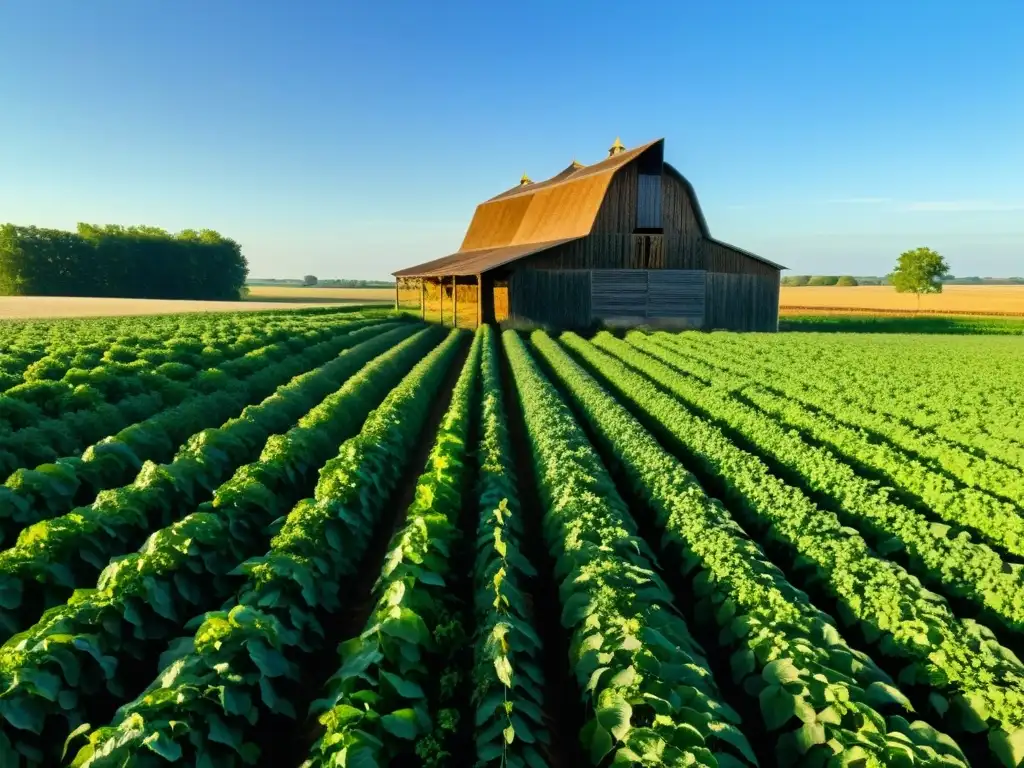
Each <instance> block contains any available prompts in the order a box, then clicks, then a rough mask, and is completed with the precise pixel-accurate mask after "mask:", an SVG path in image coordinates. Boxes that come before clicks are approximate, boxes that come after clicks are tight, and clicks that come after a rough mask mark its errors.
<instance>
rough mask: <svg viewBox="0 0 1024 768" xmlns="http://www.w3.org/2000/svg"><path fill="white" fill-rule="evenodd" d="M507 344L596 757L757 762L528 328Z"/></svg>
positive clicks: (586, 738)
mask: <svg viewBox="0 0 1024 768" xmlns="http://www.w3.org/2000/svg"><path fill="white" fill-rule="evenodd" d="M503 341H504V345H505V350H506V354H507V355H508V359H509V362H510V364H511V366H512V371H513V374H514V377H515V382H516V388H517V390H518V392H519V398H520V406H521V409H522V412H523V417H524V419H525V421H526V430H527V433H528V435H529V442H530V447H531V450H532V455H533V463H534V466H535V470H536V476H537V482H538V485H539V490H540V495H541V502H542V505H543V508H544V519H543V530H544V539H545V542H546V543H547V545H548V549H549V551H550V552H551V555H552V557H553V558H554V559H555V561H556V563H557V565H556V573H555V576H556V578H557V579H558V581H559V582H560V584H561V587H560V590H559V596H560V600H561V603H562V623H563V626H564V627H565V628H566V629H568V630H569V632H570V633H571V644H570V659H569V661H570V666H571V667H572V671H573V674H574V676H575V678H576V680H577V683H578V685H579V690H580V693H581V695H582V699H583V702H584V703H585V705H586V718H585V720H586V724H585V725H584V727H583V729H582V732H581V734H580V738H581V740H582V742H583V745H584V747H585V749H586V752H587V754H589V757H590V762H591V763H592V764H593V765H601V764H604V762H605V760H606V758H607V757H608V756H609V755H610V754H611V753H614V757H613V764H614V765H623V766H624V765H634V764H637V763H639V764H643V763H645V762H646V763H648V764H652V763H653V764H667V765H678V766H682V765H691V766H692V765H703V766H711V767H714V766H720V765H722V764H723V763H724V764H726V765H731V766H735V765H747V764H756V759H755V758H754V755H753V753H752V751H751V748H750V745H749V744H748V743H747V740H746V737H745V736H744V735H743V734H742V733H741V732H740V731H739V730H738V729H737V727H736V726H737V725H738V723H739V719H740V718H739V715H737V714H736V712H735V711H733V710H732V709H731V708H730V707H729V706H727V705H726V704H724V703H723V702H722V700H721V695H720V693H719V691H718V689H717V687H716V685H715V682H714V680H713V679H712V677H711V672H710V668H709V666H708V662H707V660H706V659H705V658H704V655H703V652H702V651H701V649H700V647H699V645H698V644H697V643H696V642H695V641H694V640H693V638H692V637H691V636H690V633H689V630H688V629H687V627H686V624H685V622H684V621H683V620H682V618H681V617H680V616H679V615H678V614H677V613H676V612H675V611H674V609H673V607H672V596H671V594H670V592H669V590H668V588H667V587H666V586H665V584H664V583H663V582H662V580H661V579H660V577H659V576H658V575H657V574H656V573H655V571H654V570H653V566H654V563H655V558H654V555H653V553H651V552H650V550H649V548H648V547H647V545H646V544H645V543H644V541H643V539H642V538H640V537H639V536H638V534H637V532H636V527H635V523H634V522H633V520H632V518H631V517H630V515H629V510H628V509H627V508H626V505H625V503H624V502H623V500H622V499H621V497H620V496H619V494H618V492H617V491H616V489H615V485H614V483H613V482H612V479H611V477H610V476H609V475H608V473H607V471H606V470H605V468H604V466H603V465H602V464H601V461H600V459H599V458H598V456H597V454H596V453H595V451H594V449H593V448H592V447H591V446H590V444H589V443H588V442H587V439H586V437H585V435H584V434H583V432H582V430H581V429H580V427H579V426H578V425H577V424H576V422H575V421H574V420H573V417H572V414H571V413H570V411H569V410H568V408H567V406H566V405H565V403H564V402H563V401H562V400H561V398H560V397H559V395H558V393H557V392H556V390H555V389H554V388H553V387H552V385H551V384H550V383H549V382H548V381H547V380H546V379H545V378H544V375H543V374H542V373H541V372H540V370H539V369H538V368H537V366H536V363H535V362H534V361H533V360H532V358H531V357H530V354H529V352H528V351H527V350H526V347H525V346H524V344H523V342H522V340H521V339H520V338H519V336H517V335H516V334H515V332H514V331H506V332H505V333H504V335H503Z"/></svg>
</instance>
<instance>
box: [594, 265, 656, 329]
mask: <svg viewBox="0 0 1024 768" xmlns="http://www.w3.org/2000/svg"><path fill="white" fill-rule="evenodd" d="M590 316H591V317H593V318H596V319H599V320H603V319H607V318H609V317H646V316H647V270H643V269H599V270H595V271H594V272H591V273H590Z"/></svg>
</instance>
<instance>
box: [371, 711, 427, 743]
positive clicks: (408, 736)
mask: <svg viewBox="0 0 1024 768" xmlns="http://www.w3.org/2000/svg"><path fill="white" fill-rule="evenodd" d="M380 724H381V726H382V727H383V728H384V730H386V731H387V732H388V733H390V734H392V735H394V736H397V737H398V738H400V739H405V740H407V741H412V740H413V739H415V738H416V736H417V734H418V732H419V728H418V726H417V724H416V712H415V711H414V710H412V709H396V710H395V711H394V712H392V713H391V714H389V715H384V717H382V718H381V719H380Z"/></svg>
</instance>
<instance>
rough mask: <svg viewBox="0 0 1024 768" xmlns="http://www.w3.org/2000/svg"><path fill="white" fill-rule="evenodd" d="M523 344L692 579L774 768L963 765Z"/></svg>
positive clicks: (575, 373)
mask: <svg viewBox="0 0 1024 768" xmlns="http://www.w3.org/2000/svg"><path fill="white" fill-rule="evenodd" d="M532 339H533V342H534V345H535V347H536V348H537V350H538V352H539V354H540V355H541V356H543V357H544V359H545V360H546V361H547V362H548V364H549V365H551V367H552V369H553V370H554V371H556V373H557V375H558V378H559V381H561V382H562V384H563V385H564V386H565V388H566V390H567V391H568V392H569V393H570V396H571V398H572V399H573V401H574V402H575V404H576V405H577V406H578V408H579V410H580V412H581V413H583V414H585V417H586V419H587V421H588V422H589V423H590V425H591V426H592V428H593V429H594V431H595V433H596V434H597V435H599V436H600V442H601V443H602V444H603V447H604V450H605V454H606V455H608V456H613V457H615V460H616V461H617V462H618V463H620V464H621V465H622V467H623V469H624V474H625V476H626V477H627V478H628V481H629V485H630V486H631V488H632V490H633V492H634V493H635V494H636V495H637V496H638V497H640V498H642V499H644V500H645V502H646V503H647V504H648V505H649V506H650V507H651V508H652V509H653V511H654V515H655V518H656V521H657V527H658V528H659V532H660V533H662V537H661V548H662V550H663V551H664V552H665V554H666V555H667V556H668V557H669V558H670V559H678V560H680V561H681V563H682V564H683V567H684V568H685V570H686V571H687V572H688V575H689V576H690V579H691V581H690V583H691V585H692V586H691V588H692V589H693V593H694V594H695V595H696V597H698V598H699V602H698V605H697V607H696V613H697V614H698V615H699V616H702V617H703V619H702V623H707V624H711V625H713V626H717V627H718V629H719V630H720V634H719V636H718V644H719V645H720V646H721V647H723V648H724V649H725V650H727V651H728V653H729V654H730V659H729V664H730V666H731V672H732V682H733V683H734V684H735V685H737V686H740V687H741V688H742V690H743V692H744V693H745V695H747V696H750V697H753V698H756V699H757V700H758V702H759V705H760V710H761V714H762V717H763V720H764V724H765V727H766V728H768V729H769V730H770V731H772V732H777V740H776V744H775V751H776V759H777V760H778V763H779V764H780V765H795V764H798V763H799V762H800V761H801V760H811V761H813V760H819V761H821V762H824V761H825V760H827V759H833V760H846V761H853V760H858V759H872V757H873V759H876V760H879V761H882V762H888V761H896V760H898V759H904V760H906V759H908V758H909V760H910V762H909V763H908V764H910V765H927V764H930V763H931V762H932V761H936V762H937V760H936V758H937V755H940V754H941V755H946V756H947V757H949V758H950V761H949V762H948V763H944V764H949V765H954V764H959V765H966V759H965V758H964V757H963V755H962V754H961V753H960V751H959V748H958V747H956V745H955V743H954V742H952V740H951V739H949V737H948V736H944V735H942V734H939V733H937V732H936V731H935V730H934V729H932V728H931V727H930V726H929V725H927V724H926V723H924V722H921V721H916V722H913V723H911V722H908V721H907V720H906V719H905V718H904V717H903V715H905V714H906V713H907V712H908V711H910V710H911V709H912V707H911V705H910V702H909V701H908V700H907V698H906V697H905V696H904V695H903V694H902V693H901V692H900V691H899V690H898V689H897V688H895V687H894V686H893V685H892V680H891V679H890V678H889V677H888V676H887V675H886V674H885V673H884V672H883V671H882V670H881V669H880V668H879V667H878V666H877V665H876V664H875V663H874V662H873V661H872V660H871V659H870V658H868V657H867V656H865V655H864V654H862V653H859V652H857V651H855V650H853V649H852V648H850V647H849V646H848V645H847V644H846V642H845V640H843V638H842V637H841V636H840V634H839V632H838V630H837V629H836V628H835V626H834V624H833V622H832V620H831V619H830V618H829V617H828V616H827V615H825V614H824V613H823V612H821V611H819V610H818V609H817V608H815V607H814V606H813V605H812V604H811V603H810V602H809V601H808V599H807V596H806V595H805V594H804V593H802V592H800V591H798V590H796V589H794V588H793V586H792V585H790V584H789V583H788V582H787V581H786V579H785V577H784V575H783V574H782V572H781V571H779V569H778V568H776V567H775V566H774V565H773V564H772V563H771V562H770V561H769V560H768V559H767V558H766V557H765V555H764V553H763V552H762V551H761V549H760V548H759V547H758V546H757V545H756V544H755V543H754V542H753V541H751V540H750V539H749V538H748V537H747V536H746V534H745V533H744V532H743V530H742V529H741V528H740V527H739V526H738V525H737V524H736V522H735V521H734V520H733V519H732V517H731V516H730V514H729V512H728V511H727V510H726V509H725V508H724V507H723V506H722V504H721V503H720V502H718V501H717V500H713V499H710V498H709V497H708V496H707V495H705V493H704V491H703V489H702V488H701V487H700V485H699V484H698V483H697V481H696V480H695V478H694V477H693V476H692V475H691V474H690V473H689V472H688V471H687V470H686V469H685V468H684V467H683V465H682V464H681V463H680V462H679V461H678V460H677V459H675V458H674V457H673V456H672V455H671V454H669V453H668V452H667V451H665V450H664V449H663V448H662V447H661V446H660V445H659V444H658V442H657V441H656V440H655V439H654V437H653V436H652V435H651V434H650V433H649V432H648V431H647V430H646V429H644V427H643V426H642V425H641V424H640V422H638V421H637V420H636V419H635V418H634V417H633V416H632V415H631V414H630V413H629V411H628V410H627V409H626V408H625V407H624V406H622V405H621V404H619V403H618V402H617V401H616V400H615V398H613V397H612V396H611V395H609V394H608V393H607V392H606V391H605V390H603V389H602V388H601V386H600V385H599V384H598V383H597V381H596V380H595V379H594V378H593V377H591V376H590V375H589V374H587V373H586V372H585V371H584V370H583V369H582V368H581V367H580V366H579V365H578V364H577V363H575V362H574V361H573V360H572V359H571V358H570V357H569V356H568V355H567V354H566V352H565V351H564V350H563V349H562V348H561V347H559V346H558V345H557V344H555V342H553V341H552V340H551V339H550V338H549V337H548V336H547V335H546V334H543V333H541V332H535V333H534V334H533V336H532Z"/></svg>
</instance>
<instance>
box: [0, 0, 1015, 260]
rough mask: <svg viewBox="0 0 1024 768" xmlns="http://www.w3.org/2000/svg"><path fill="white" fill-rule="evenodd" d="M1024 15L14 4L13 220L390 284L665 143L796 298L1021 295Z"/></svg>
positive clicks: (904, 4) (1007, 6)
mask: <svg viewBox="0 0 1024 768" xmlns="http://www.w3.org/2000/svg"><path fill="white" fill-rule="evenodd" d="M1022 39H1024V2H1021V0H985V2H982V3H968V2H964V0H956V1H955V2H953V1H949V2H947V1H943V0H901V2H896V3H894V2H876V1H869V0H864V1H863V2H821V0H815V1H814V2H803V1H800V2H781V3H769V2H761V1H760V0H757V2H755V0H746V1H745V2H700V3H697V2H688V1H681V0H674V2H664V3H625V2H618V3H604V2H580V3H570V2H550V1H546V2H538V1H536V0H524V1H519V2H514V3H480V2H472V3H471V2H445V1H444V0H439V1H438V2H436V3H422V2H407V1H406V0H402V1H401V2H399V1H397V0H396V1H394V2H366V3H355V2H351V0H290V1H287V2H286V1H285V0H281V1H280V2H260V1H259V0H250V1H249V2H241V0H236V1H234V2H229V1H228V0H223V1H222V2H209V0H177V1H176V2H158V1H157V0H116V1H115V0H90V1H89V2H82V1H81V0H77V1H76V0H4V2H2V3H0V97H2V107H0V221H13V222H16V223H22V224H37V225H40V226H52V227H62V228H71V227H73V226H74V224H75V222H77V221H80V220H85V221H92V222H97V223H125V224H127V223H147V224H153V225H157V226H162V227H165V228H167V229H171V230H178V229H182V228H185V227H211V228H214V229H217V230H219V231H221V232H223V233H224V234H226V235H229V236H232V237H234V238H235V239H237V240H239V241H240V242H241V243H242V245H243V248H244V251H245V253H246V255H247V256H248V258H249V260H250V265H251V273H252V274H253V275H254V276H277V277H284V276H300V275H302V274H304V273H310V272H312V273H313V274H317V275H319V276H321V277H328V276H335V277H342V276H344V277H358V278H380V277H386V276H387V275H388V274H389V273H390V272H391V271H392V270H394V269H397V268H399V267H401V266H405V265H408V264H412V263H416V262H418V261H425V260H427V259H431V258H435V257H437V256H440V255H444V254H446V253H449V252H451V251H453V250H456V249H457V248H458V246H459V243H460V242H461V239H462V236H463V234H464V232H465V228H466V226H467V225H468V223H469V219H470V217H471V215H472V211H473V207H474V206H475V205H476V203H478V202H479V201H480V200H482V199H485V198H487V197H490V196H492V195H494V194H496V193H498V192H500V191H502V190H504V189H506V188H508V187H510V186H512V185H513V184H515V183H516V182H517V181H518V179H519V176H520V175H521V174H522V173H523V172H524V171H527V172H528V173H529V174H530V175H531V177H532V178H534V179H540V178H544V177H546V176H549V175H551V174H553V173H555V172H557V171H559V170H560V169H562V168H563V167H565V166H566V165H567V164H568V163H569V161H570V160H571V159H572V158H573V156H576V157H577V158H578V159H579V160H581V161H582V162H585V163H587V162H594V161H596V160H599V159H600V158H601V157H603V156H604V155H605V151H606V149H607V147H608V146H609V145H610V144H611V142H612V140H613V139H614V138H615V137H616V136H617V135H618V136H621V137H622V139H623V141H624V142H625V143H626V145H627V146H634V145H637V144H640V143H643V142H645V141H648V140H650V139H652V138H656V137H661V136H663V137H665V139H666V159H668V160H669V161H670V162H672V163H673V164H674V165H675V166H676V167H677V168H679V169H680V170H681V171H682V172H683V173H684V174H685V175H686V176H687V177H689V179H690V181H692V182H693V184H694V186H695V187H696V190H697V194H698V196H699V198H700V201H701V204H702V206H703V208H704V212H705V214H706V216H707V218H708V222H709V224H710V226H711V230H712V233H713V234H714V235H715V236H716V237H718V238H720V239H724V240H726V241H728V242H733V243H735V244H736V245H739V246H741V247H743V248H746V249H749V250H752V251H755V252H758V253H761V254H763V255H765V256H766V257H768V258H770V259H772V260H775V261H778V262H781V263H783V264H785V265H787V266H789V267H790V268H791V269H792V271H793V272H796V273H819V274H821V273H824V274H844V273H846V274H849V273H852V274H879V273H882V272H885V271H888V269H889V268H891V266H892V264H893V263H894V261H895V259H896V256H897V255H898V254H899V252H900V251H902V250H905V249H907V248H911V247H916V246H919V245H929V246H931V247H934V248H937V249H938V250H940V251H942V252H943V253H944V254H946V256H947V258H948V260H949V261H950V263H951V265H952V268H953V272H954V273H955V274H958V275H974V274H977V275H1008V274H1016V275H1021V274H1024V44H1022V43H1021V40H1022Z"/></svg>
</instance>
